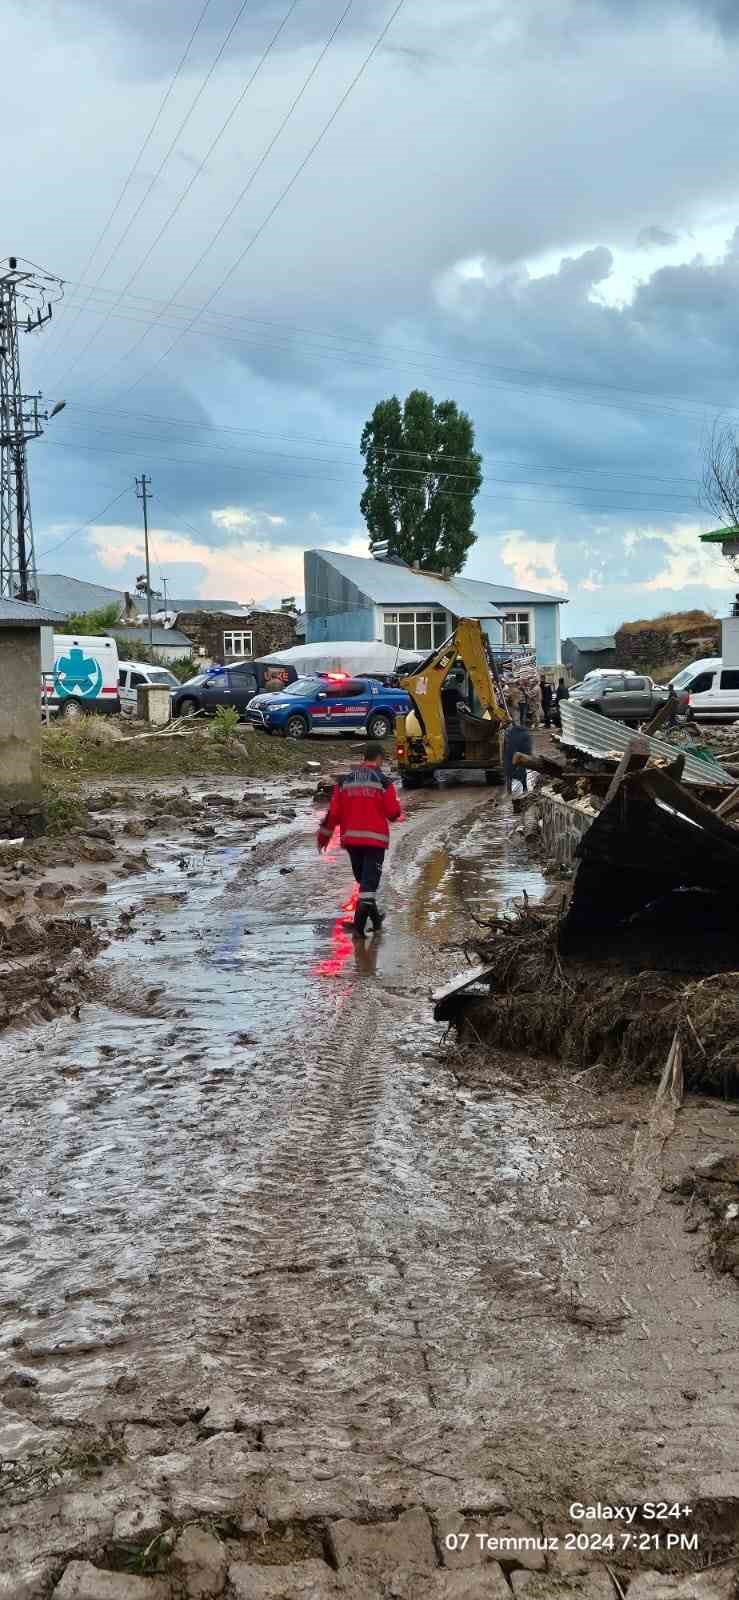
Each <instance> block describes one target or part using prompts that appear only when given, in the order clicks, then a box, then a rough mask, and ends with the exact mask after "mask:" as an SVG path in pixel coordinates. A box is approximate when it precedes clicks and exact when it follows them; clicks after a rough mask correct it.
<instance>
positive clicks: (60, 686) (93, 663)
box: [41, 628, 121, 716]
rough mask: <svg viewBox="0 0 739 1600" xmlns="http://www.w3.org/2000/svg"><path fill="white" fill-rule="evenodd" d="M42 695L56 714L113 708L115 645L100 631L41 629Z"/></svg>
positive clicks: (117, 705)
mask: <svg viewBox="0 0 739 1600" xmlns="http://www.w3.org/2000/svg"><path fill="white" fill-rule="evenodd" d="M41 671H42V674H43V677H42V685H43V687H42V696H43V699H44V702H45V703H46V704H47V705H48V706H49V709H50V710H51V711H56V712H58V713H59V714H60V716H67V715H68V716H79V715H81V714H82V712H83V711H97V712H99V711H108V712H117V711H120V709H121V702H120V699H119V696H118V646H117V644H116V641H115V639H108V638H106V637H105V635H104V634H100V635H98V634H90V635H89V636H88V635H86V636H80V635H71V634H64V633H55V634H52V630H51V628H48V629H45V628H42V630H41Z"/></svg>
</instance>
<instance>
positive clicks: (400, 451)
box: [67, 402, 697, 484]
mask: <svg viewBox="0 0 739 1600" xmlns="http://www.w3.org/2000/svg"><path fill="white" fill-rule="evenodd" d="M73 409H74V410H76V411H88V412H90V414H91V415H92V416H95V417H97V416H104V417H131V418H132V419H133V420H134V421H137V422H155V423H159V424H161V425H164V426H166V427H173V428H201V429H206V430H207V431H208V432H212V433H224V434H225V433H228V434H231V433H232V434H238V435H242V434H244V435H248V436H249V437H254V438H260V439H278V440H287V441H289V442H292V443H300V444H312V445H319V446H322V447H323V446H325V448H326V449H329V448H330V449H341V450H352V451H354V453H355V454H356V448H357V447H356V443H355V442H354V441H353V440H348V439H326V438H321V437H316V435H314V434H306V433H283V432H279V431H277V430H272V431H268V430H265V429H262V428H237V427H234V426H233V425H231V424H227V423H215V422H198V421H196V420H194V419H192V418H189V419H188V418H185V417H163V416H161V415H158V414H157V413H156V412H151V411H121V410H113V409H111V408H109V407H108V406H83V405H79V404H78V403H77V402H74V405H73ZM67 421H68V423H70V422H71V418H68V419H67ZM74 426H76V427H82V426H84V424H82V423H75V424H74ZM147 437H150V435H148V434H147ZM382 448H383V449H387V450H389V451H391V452H392V454H393V455H398V456H419V455H420V456H424V457H425V456H426V454H427V452H426V451H423V450H409V449H407V448H405V447H404V446H401V445H388V446H383V447H382ZM265 453H266V452H265ZM478 454H479V455H481V456H482V458H483V461H484V459H485V452H484V451H483V450H478ZM316 459H320V458H316ZM436 459H437V461H439V462H441V461H442V460H443V461H449V462H454V461H466V460H467V456H455V455H446V454H445V455H444V456H438V457H437V458H436ZM495 461H496V463H497V464H501V465H507V466H512V467H523V468H529V469H530V470H531V471H536V472H539V471H556V472H601V473H607V474H609V475H610V476H611V477H613V476H616V475H618V476H624V477H627V478H628V480H629V482H631V481H632V480H633V479H634V478H647V479H648V480H649V481H650V482H651V483H665V484H675V483H690V484H695V483H696V482H697V479H696V478H695V477H683V476H677V475H676V476H674V477H671V478H663V477H661V476H659V475H657V474H655V473H652V472H640V471H639V470H638V469H636V468H633V469H632V468H626V467H599V466H572V467H568V466H565V465H564V464H563V463H562V462H559V461H548V462H541V463H537V462H535V461H517V460H515V459H514V458H512V457H510V456H498V455H496V456H495Z"/></svg>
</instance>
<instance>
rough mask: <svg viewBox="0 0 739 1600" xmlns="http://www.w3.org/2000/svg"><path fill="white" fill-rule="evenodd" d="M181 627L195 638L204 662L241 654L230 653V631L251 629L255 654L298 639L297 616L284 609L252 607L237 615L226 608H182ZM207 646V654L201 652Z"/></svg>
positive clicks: (194, 645)
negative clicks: (228, 642) (269, 609)
mask: <svg viewBox="0 0 739 1600" xmlns="http://www.w3.org/2000/svg"><path fill="white" fill-rule="evenodd" d="M177 628H178V630H179V631H180V632H181V633H186V634H187V637H188V639H191V640H192V648H193V655H194V657H195V659H196V660H197V659H198V658H199V659H200V661H201V662H205V663H209V662H226V661H232V660H235V659H242V658H241V657H238V658H236V657H234V656H231V655H227V654H226V650H225V644H224V637H225V635H226V634H227V633H251V635H252V655H253V656H255V657H256V656H266V655H271V654H272V652H273V651H274V650H289V649H290V647H291V645H294V644H296V643H297V640H296V637H295V618H294V617H292V616H288V615H287V613H285V612H283V611H250V612H249V614H248V616H247V615H245V616H242V617H234V616H231V615H229V613H228V612H226V611H179V612H178V614H177ZM201 650H203V651H204V652H205V654H204V655H203V656H201V655H200V651H201Z"/></svg>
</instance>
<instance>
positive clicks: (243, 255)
mask: <svg viewBox="0 0 739 1600" xmlns="http://www.w3.org/2000/svg"><path fill="white" fill-rule="evenodd" d="M404 5H405V0H397V4H396V6H395V8H394V10H393V11H392V13H391V15H390V16H389V18H388V20H387V22H386V23H385V26H384V27H383V28H382V29H381V30H380V33H379V34H378V36H377V38H376V40H375V42H374V44H373V45H372V47H371V49H370V50H368V52H367V54H366V56H365V57H364V60H363V62H362V64H361V66H360V67H359V69H358V71H357V72H356V73H355V74H354V77H353V78H352V80H351V83H350V84H349V86H348V88H347V89H345V90H344V93H343V94H342V96H341V98H340V99H339V101H338V103H337V105H336V106H335V107H334V110H333V111H332V112H331V115H330V116H329V117H328V118H327V119H326V121H325V122H324V124H323V127H322V129H321V131H320V133H319V134H318V137H317V138H316V139H314V141H313V144H312V145H311V147H310V149H309V151H308V153H307V155H305V156H304V157H303V160H302V161H301V162H300V164H299V166H298V167H297V168H296V170H295V172H294V173H293V175H292V177H291V178H290V179H289V180H288V182H287V183H286V184H285V186H284V188H283V189H281V191H280V193H279V195H278V196H277V199H276V200H275V202H274V205H272V206H271V207H270V210H269V211H268V212H267V215H266V217H264V219H263V221H262V222H261V223H260V224H259V227H258V228H257V229H256V230H255V232H254V233H253V234H252V236H251V238H250V239H249V241H248V243H247V244H245V246H244V248H243V250H242V251H241V253H240V255H238V256H237V257H236V260H235V261H234V262H233V263H232V265H231V266H230V267H229V269H228V271H227V272H226V273H224V276H223V277H222V278H221V281H220V283H218V284H217V285H216V287H215V289H214V290H213V291H212V293H211V294H210V295H209V296H208V299H207V300H206V301H205V302H204V304H203V305H202V306H201V307H200V308H199V310H198V311H197V312H196V313H195V315H194V316H193V317H192V319H191V321H190V322H189V323H188V325H187V327H186V328H184V329H183V330H182V332H181V333H178V335H177V338H176V339H174V340H173V342H172V344H170V345H169V346H168V347H167V349H166V350H164V351H162V354H161V355H160V356H158V357H157V359H156V361H154V362H153V363H152V365H151V366H150V367H147V368H146V369H145V371H144V372H143V373H142V374H141V376H140V377H139V378H137V379H136V382H135V383H133V384H130V385H129V387H128V388H127V389H126V390H125V391H124V393H126V394H128V393H129V390H130V389H135V388H136V387H137V385H138V384H139V383H141V381H142V379H143V378H145V377H148V375H149V373H150V372H152V371H153V370H154V368H155V367H158V366H159V364H160V362H162V361H165V360H166V358H167V356H169V355H170V354H171V352H172V350H174V348H175V345H176V344H178V343H179V341H180V339H181V338H183V337H184V335H185V334H186V333H188V332H189V331H190V329H191V328H192V327H193V326H194V324H195V323H196V322H197V321H198V320H199V318H200V317H201V316H202V315H203V313H204V312H206V311H207V310H208V307H209V306H210V305H211V304H212V302H213V301H214V300H215V299H216V297H217V295H219V294H220V292H221V290H222V289H223V288H225V286H226V284H227V283H228V282H229V281H230V279H231V278H232V277H233V275H234V273H235V272H237V271H238V269H239V267H240V266H241V264H242V262H243V261H244V260H245V259H246V257H247V255H248V254H249V251H250V250H252V249H253V247H254V245H255V244H256V242H257V240H258V239H260V238H261V236H262V234H263V233H264V231H265V228H267V227H268V225H269V223H270V222H271V221H272V218H273V217H274V215H275V213H276V212H277V211H278V210H279V208H280V206H281V205H282V202H283V200H285V199H286V198H287V196H288V194H289V193H290V191H291V189H293V188H294V186H295V184H296V183H297V181H298V179H299V178H300V176H301V175H302V173H303V172H304V171H305V169H306V167H307V166H308V163H309V161H310V160H311V158H312V156H313V155H314V154H315V152H316V150H317V149H318V147H319V145H320V144H321V142H322V140H323V139H324V138H325V136H326V134H327V133H328V131H329V128H331V127H332V126H333V123H334V122H335V121H336V118H337V117H338V115H339V113H340V112H341V110H342V109H343V107H344V106H345V105H346V102H347V100H348V99H349V96H350V95H351V94H352V92H353V90H354V89H355V88H356V86H357V84H358V83H359V80H360V78H361V77H362V76H363V74H364V72H365V71H366V69H367V67H368V66H369V64H370V62H371V60H372V58H373V56H374V55H375V54H376V52H377V51H378V50H379V48H380V45H381V44H382V42H383V40H384V39H385V38H386V36H387V34H388V33H389V32H390V29H391V27H392V25H393V23H394V21H395V18H396V17H397V16H399V14H400V12H401V11H402V9H403V6H404Z"/></svg>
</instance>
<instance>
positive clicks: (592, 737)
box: [559, 700, 736, 788]
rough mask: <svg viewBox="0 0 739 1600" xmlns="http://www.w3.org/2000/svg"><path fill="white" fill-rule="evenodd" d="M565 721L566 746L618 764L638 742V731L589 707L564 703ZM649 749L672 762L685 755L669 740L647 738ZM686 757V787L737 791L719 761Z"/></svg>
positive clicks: (562, 704)
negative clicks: (689, 784)
mask: <svg viewBox="0 0 739 1600" xmlns="http://www.w3.org/2000/svg"><path fill="white" fill-rule="evenodd" d="M559 709H560V715H561V718H562V743H563V744H564V745H571V746H573V747H574V749H576V750H582V751H584V752H585V754H586V755H589V756H601V757H603V756H610V757H611V759H612V760H614V761H620V759H621V757H622V756H623V755H624V754H625V752H626V749H627V747H628V745H629V741H630V740H631V739H633V738H634V733H635V730H634V729H633V728H627V727H626V724H625V723H624V722H614V721H613V720H612V719H611V718H610V717H602V716H600V714H599V713H598V712H597V711H588V710H587V709H586V707H585V706H578V705H576V704H575V703H574V701H572V700H563V701H562V702H561V704H560V708H559ZM639 737H640V738H643V739H644V740H645V742H646V744H647V745H648V746H649V754H650V756H664V757H665V758H666V760H668V761H674V760H675V757H676V755H679V754H680V753H681V752H680V750H679V748H678V747H677V746H676V745H674V744H668V743H667V741H666V740H665V739H655V738H649V736H648V735H646V734H641V735H640V736H639ZM682 753H683V754H684V755H685V767H684V770H683V775H682V782H683V783H692V784H699V785H700V786H701V787H702V788H705V787H707V786H708V785H712V784H716V785H722V786H723V787H727V788H733V787H734V785H735V783H736V779H735V778H732V777H731V774H730V773H728V772H726V771H725V770H724V768H723V767H722V766H720V765H719V763H718V761H714V760H712V759H711V758H706V759H705V760H704V759H703V758H699V757H698V756H693V755H689V754H688V753H687V752H682Z"/></svg>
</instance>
